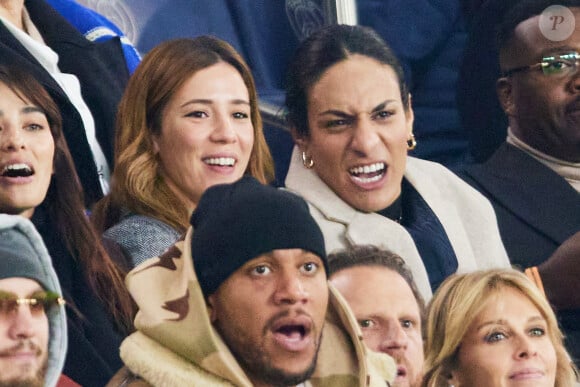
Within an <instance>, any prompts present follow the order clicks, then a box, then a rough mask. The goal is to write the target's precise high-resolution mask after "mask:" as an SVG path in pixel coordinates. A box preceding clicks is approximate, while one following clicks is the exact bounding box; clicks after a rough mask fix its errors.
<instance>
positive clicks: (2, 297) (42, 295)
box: [0, 290, 65, 317]
mask: <svg viewBox="0 0 580 387" xmlns="http://www.w3.org/2000/svg"><path fill="white" fill-rule="evenodd" d="M64 304H65V300H64V299H63V298H62V297H61V296H59V295H58V294H56V293H54V292H50V291H38V292H35V293H32V294H31V295H30V296H28V297H26V298H19V297H18V296H17V295H16V294H14V293H10V292H4V291H1V290H0V316H2V317H7V316H10V315H14V314H15V313H16V311H17V310H18V307H19V306H20V305H28V307H29V309H30V313H31V314H32V315H33V316H38V315H40V314H41V313H47V312H48V311H49V310H50V309H51V308H53V307H55V306H57V305H64Z"/></svg>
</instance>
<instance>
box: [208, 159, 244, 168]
mask: <svg viewBox="0 0 580 387" xmlns="http://www.w3.org/2000/svg"><path fill="white" fill-rule="evenodd" d="M203 162H204V163H206V164H208V165H219V166H220V167H233V166H234V164H235V163H236V160H235V159H234V158H233V157H210V158H208V159H205V160H203Z"/></svg>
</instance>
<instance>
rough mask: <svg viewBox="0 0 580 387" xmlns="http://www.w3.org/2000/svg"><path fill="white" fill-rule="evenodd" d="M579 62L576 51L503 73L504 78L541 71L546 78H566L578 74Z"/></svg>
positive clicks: (546, 58) (546, 57)
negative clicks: (523, 72) (520, 73)
mask: <svg viewBox="0 0 580 387" xmlns="http://www.w3.org/2000/svg"><path fill="white" fill-rule="evenodd" d="M578 61H580V54H579V53H577V52H576V51H571V52H568V53H565V54H558V55H551V56H545V57H543V58H542V61H541V62H540V63H536V64H533V65H529V66H522V67H516V68H515V69H510V70H507V71H505V72H504V73H503V76H504V77H509V76H510V75H512V74H515V73H519V72H522V71H529V70H536V69H541V70H542V73H543V74H544V75H546V76H549V77H565V76H568V75H572V74H574V73H576V71H577V69H578Z"/></svg>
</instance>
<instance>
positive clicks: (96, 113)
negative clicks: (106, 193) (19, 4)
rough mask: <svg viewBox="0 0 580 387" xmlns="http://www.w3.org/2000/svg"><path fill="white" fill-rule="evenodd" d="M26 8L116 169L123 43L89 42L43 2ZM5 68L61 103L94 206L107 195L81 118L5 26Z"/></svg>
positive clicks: (1, 59) (1, 38)
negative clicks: (75, 83) (74, 85)
mask: <svg viewBox="0 0 580 387" xmlns="http://www.w3.org/2000/svg"><path fill="white" fill-rule="evenodd" d="M25 6H26V9H27V10H28V13H29V14H30V18H31V19H32V21H33V23H34V24H35V25H36V27H37V28H38V30H39V31H40V33H41V35H42V37H43V39H44V41H45V43H46V44H47V45H48V46H49V47H51V48H52V49H53V50H54V51H55V52H56V53H57V54H58V55H59V62H58V65H59V68H60V70H61V71H62V72H65V73H70V74H74V75H76V76H77V77H78V78H79V81H80V84H81V93H82V95H83V99H84V100H85V102H86V103H87V105H88V107H89V109H90V110H91V113H92V115H93V118H94V120H95V127H96V136H97V140H98V142H99V144H100V145H101V147H102V149H103V152H104V153H105V156H106V158H107V160H108V162H109V165H110V166H112V165H113V141H114V130H115V125H114V122H115V115H116V113H117V105H118V103H119V100H120V98H121V96H122V94H123V91H124V89H125V86H126V84H127V81H128V79H129V72H128V70H127V65H126V62H125V58H124V55H123V50H122V47H121V43H120V41H119V39H118V38H115V39H111V40H108V41H106V42H103V43H93V42H90V41H89V40H87V39H86V38H85V37H84V36H83V35H82V34H81V33H80V32H78V31H77V30H76V29H75V28H74V27H73V26H72V25H70V24H69V23H68V22H67V21H66V20H65V19H64V18H63V17H62V16H61V15H60V14H59V13H57V12H56V11H55V10H54V9H53V8H52V7H51V6H50V5H48V4H47V3H46V2H45V1H44V0H26V1H25ZM0 64H6V65H16V66H18V67H19V68H21V69H24V70H26V71H28V72H29V73H31V74H32V75H33V76H34V77H35V78H36V79H37V80H38V81H40V83H41V84H42V85H43V86H44V87H45V88H46V89H47V90H48V92H49V93H50V95H51V96H52V98H53V99H54V100H55V101H56V103H57V104H58V106H59V108H60V111H61V114H62V117H63V131H64V135H65V138H66V140H67V143H68V146H69V148H70V151H71V154H72V157H73V160H74V163H75V166H76V169H77V173H78V175H79V177H80V179H81V184H82V186H83V188H84V190H85V197H86V202H87V205H90V204H92V203H94V202H95V201H96V200H98V199H99V198H101V197H102V191H101V187H100V185H99V178H98V174H97V168H96V166H95V163H94V160H93V157H92V153H91V150H90V147H89V143H88V141H87V137H86V133H85V129H84V126H83V123H82V120H81V116H80V115H79V113H78V112H77V110H76V109H75V108H74V106H73V105H72V104H71V102H70V100H69V99H68V97H67V96H66V94H65V93H64V91H63V90H62V89H61V87H60V86H59V85H58V84H57V83H56V81H55V80H54V79H53V78H52V76H51V75H50V74H49V73H48V72H47V71H46V70H45V69H44V68H43V67H42V65H41V64H40V63H39V62H38V61H37V60H36V59H35V58H34V57H33V56H32V55H31V54H30V53H29V52H28V51H27V50H26V48H25V47H24V46H22V44H20V42H19V41H18V40H17V39H16V38H15V37H14V36H13V35H12V34H11V33H10V32H9V31H8V29H7V28H6V27H5V26H4V25H3V24H2V23H1V22H0Z"/></svg>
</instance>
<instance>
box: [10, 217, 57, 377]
mask: <svg viewBox="0 0 580 387" xmlns="http://www.w3.org/2000/svg"><path fill="white" fill-rule="evenodd" d="M66 345H67V337H66V318H65V312H64V300H63V299H62V297H60V285H59V283H58V279H57V277H56V274H55V272H54V269H53V268H52V263H51V260H50V257H49V256H48V252H47V250H46V248H45V246H44V244H43V242H42V239H41V238H40V236H39V235H38V233H37V232H36V230H35V229H34V226H33V225H32V223H30V222H29V221H28V220H27V219H24V218H22V217H19V216H12V215H5V214H0V386H1V387H4V386H29V387H36V386H38V387H43V386H47V387H52V386H56V385H57V381H58V380H59V378H60V376H61V375H60V374H61V372H62V368H63V366H64V359H65V354H66ZM61 383H62V380H61ZM61 385H62V384H61Z"/></svg>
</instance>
